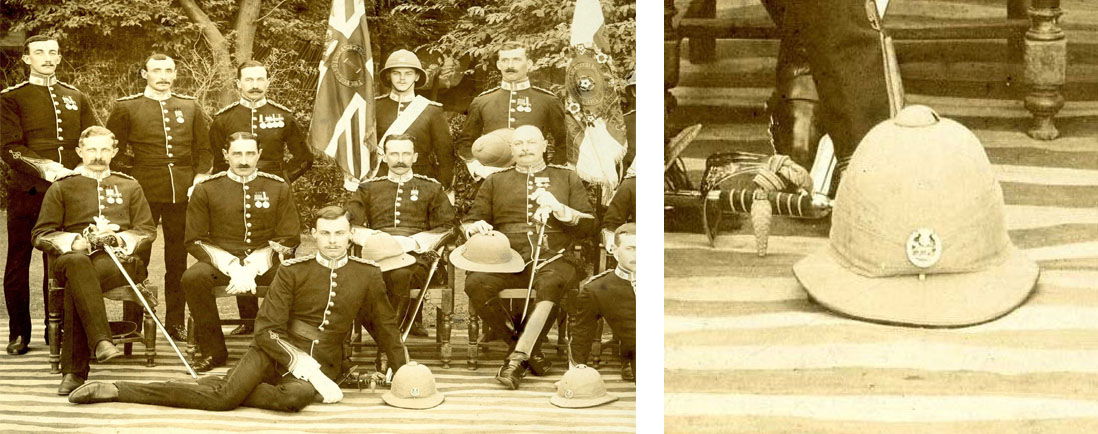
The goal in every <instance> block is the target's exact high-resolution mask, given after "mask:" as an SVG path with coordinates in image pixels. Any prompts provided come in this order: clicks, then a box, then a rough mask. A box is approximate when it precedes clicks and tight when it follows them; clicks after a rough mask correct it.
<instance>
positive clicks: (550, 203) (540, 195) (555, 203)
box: [530, 188, 564, 212]
mask: <svg viewBox="0 0 1098 434" xmlns="http://www.w3.org/2000/svg"><path fill="white" fill-rule="evenodd" d="M530 200H533V201H535V202H537V204H538V206H542V207H546V208H549V209H550V210H552V211H554V212H563V211H564V204H563V203H560V201H559V200H557V197H556V196H553V193H550V192H549V191H548V190H545V189H544V188H539V189H537V190H534V192H533V193H531V194H530Z"/></svg>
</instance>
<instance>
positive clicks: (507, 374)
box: [496, 360, 527, 390]
mask: <svg viewBox="0 0 1098 434" xmlns="http://www.w3.org/2000/svg"><path fill="white" fill-rule="evenodd" d="M526 369H527V368H526V363H525V361H523V360H508V361H507V363H504V365H503V366H502V367H500V368H499V372H497V373H496V381H499V382H500V383H502V384H503V385H504V386H507V388H508V389H511V390H518V388H519V385H520V384H522V378H523V377H525V376H526Z"/></svg>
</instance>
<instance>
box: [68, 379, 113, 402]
mask: <svg viewBox="0 0 1098 434" xmlns="http://www.w3.org/2000/svg"><path fill="white" fill-rule="evenodd" d="M117 400H118V387H117V386H115V385H114V384H112V383H103V382H99V381H93V382H91V383H84V384H83V385H81V386H80V387H77V388H76V389H73V390H72V393H70V394H69V402H71V403H73V404H94V403H97V402H113V401H117Z"/></svg>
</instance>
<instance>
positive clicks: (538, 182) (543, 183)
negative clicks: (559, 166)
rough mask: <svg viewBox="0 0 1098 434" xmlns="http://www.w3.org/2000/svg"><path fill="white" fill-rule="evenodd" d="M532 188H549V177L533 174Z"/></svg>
mask: <svg viewBox="0 0 1098 434" xmlns="http://www.w3.org/2000/svg"><path fill="white" fill-rule="evenodd" d="M534 188H544V189H546V190H548V189H549V177H548V176H535V177H534Z"/></svg>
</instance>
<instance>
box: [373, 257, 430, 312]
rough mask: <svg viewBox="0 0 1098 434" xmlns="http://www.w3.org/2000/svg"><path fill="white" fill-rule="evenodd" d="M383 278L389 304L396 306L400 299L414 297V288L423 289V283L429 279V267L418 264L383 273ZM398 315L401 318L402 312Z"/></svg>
mask: <svg viewBox="0 0 1098 434" xmlns="http://www.w3.org/2000/svg"><path fill="white" fill-rule="evenodd" d="M381 277H382V279H384V280H385V289H386V290H387V292H388V293H389V303H391V304H392V305H393V306H396V300H397V299H398V298H408V297H410V296H411V295H412V288H420V289H422V288H423V281H424V280H425V279H427V265H424V264H423V263H420V262H416V263H414V264H412V265H408V266H406V267H400V268H397V269H393V270H389V271H386V272H384V273H381ZM397 315H398V316H399V315H400V312H397Z"/></svg>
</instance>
